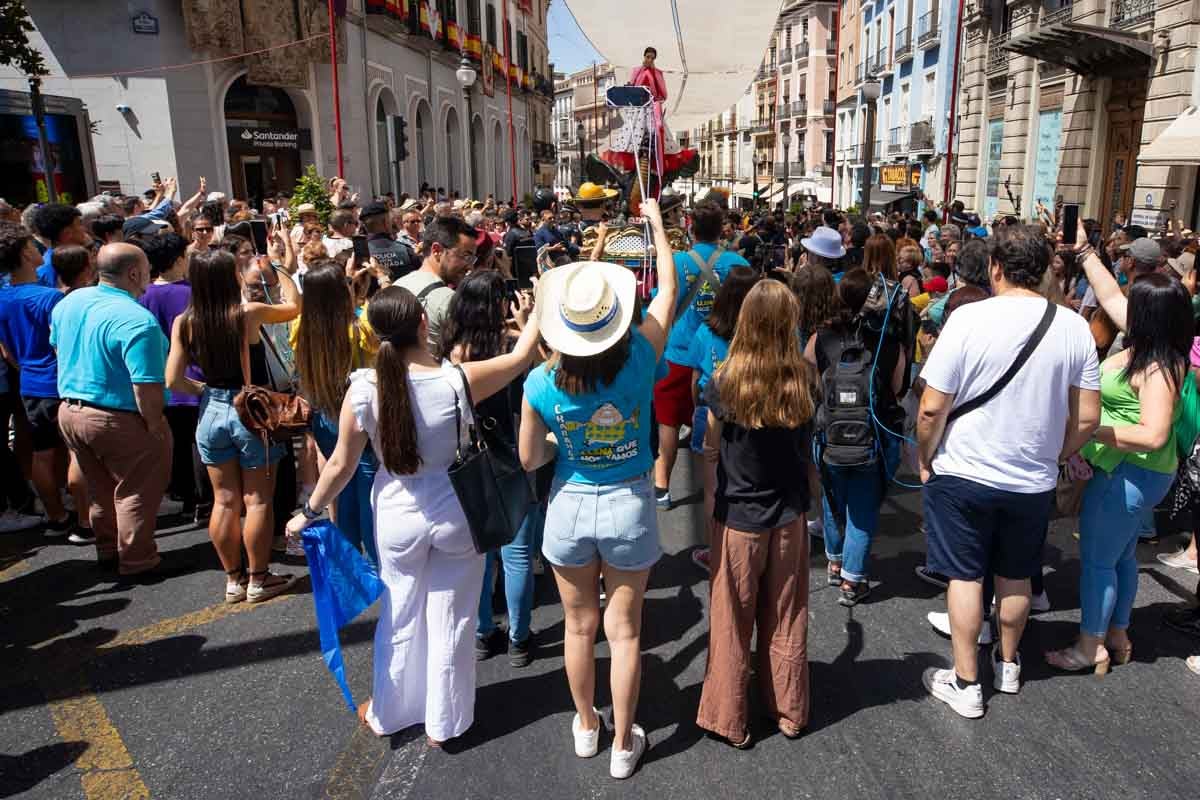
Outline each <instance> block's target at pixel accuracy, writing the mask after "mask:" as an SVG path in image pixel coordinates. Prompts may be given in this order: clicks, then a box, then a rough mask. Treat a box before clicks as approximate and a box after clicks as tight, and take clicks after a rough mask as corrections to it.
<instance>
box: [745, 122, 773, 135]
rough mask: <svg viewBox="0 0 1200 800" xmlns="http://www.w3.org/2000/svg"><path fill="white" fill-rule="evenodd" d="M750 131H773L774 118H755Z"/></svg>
mask: <svg viewBox="0 0 1200 800" xmlns="http://www.w3.org/2000/svg"><path fill="white" fill-rule="evenodd" d="M750 132H751V133H774V132H775V120H774V119H756V120H755V121H754V124H753V125H751V126H750Z"/></svg>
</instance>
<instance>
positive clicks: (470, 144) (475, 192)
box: [463, 86, 479, 197]
mask: <svg viewBox="0 0 1200 800" xmlns="http://www.w3.org/2000/svg"><path fill="white" fill-rule="evenodd" d="M463 96H464V97H466V99H467V163H468V164H469V165H470V167H471V196H472V197H479V176H478V175H477V174H476V172H475V115H474V112H473V111H472V110H471V88H470V87H469V86H468V87H466V88H464V89H463Z"/></svg>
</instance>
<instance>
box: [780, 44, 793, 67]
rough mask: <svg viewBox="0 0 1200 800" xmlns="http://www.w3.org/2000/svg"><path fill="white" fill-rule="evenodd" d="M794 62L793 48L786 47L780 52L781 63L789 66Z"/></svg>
mask: <svg viewBox="0 0 1200 800" xmlns="http://www.w3.org/2000/svg"><path fill="white" fill-rule="evenodd" d="M791 60H792V48H790V47H785V48H783V49H782V50H780V51H779V63H780V64H787V63H788V62H790V61H791Z"/></svg>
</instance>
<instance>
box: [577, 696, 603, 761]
mask: <svg viewBox="0 0 1200 800" xmlns="http://www.w3.org/2000/svg"><path fill="white" fill-rule="evenodd" d="M592 713H593V714H595V715H596V728H595V729H594V730H590V731H585V730H584V729H583V723H582V722H581V721H580V719H579V715H578V714H576V715H575V718H574V719H572V720H571V735H572V736H574V737H575V755H577V756H579V757H580V758H591V757H592V756H594V755H596V753H599V752H600V731H602V730H604V718H603V717H601V716H600V712H599V711H597V710H596V709H594V708H593V709H592Z"/></svg>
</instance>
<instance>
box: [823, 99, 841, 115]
mask: <svg viewBox="0 0 1200 800" xmlns="http://www.w3.org/2000/svg"><path fill="white" fill-rule="evenodd" d="M836 106H837V103H835V102H834V101H833V99H832V98H830V99H828V100H826V101H825V102H823V103H822V104H821V113H822V114H824V115H825V116H827V117H832V116H833V115H834V108H835V107H836Z"/></svg>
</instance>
